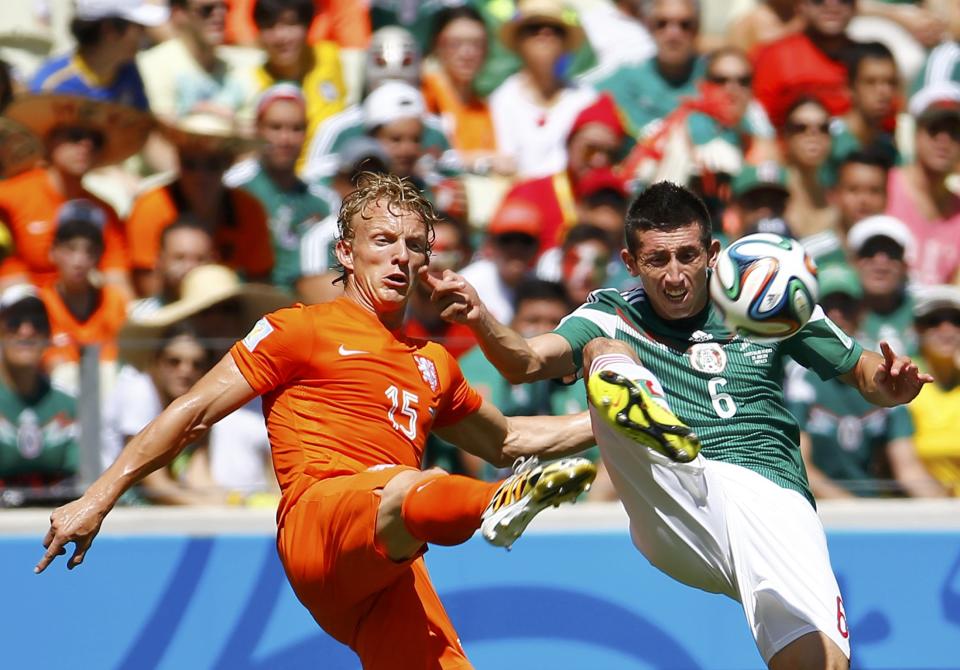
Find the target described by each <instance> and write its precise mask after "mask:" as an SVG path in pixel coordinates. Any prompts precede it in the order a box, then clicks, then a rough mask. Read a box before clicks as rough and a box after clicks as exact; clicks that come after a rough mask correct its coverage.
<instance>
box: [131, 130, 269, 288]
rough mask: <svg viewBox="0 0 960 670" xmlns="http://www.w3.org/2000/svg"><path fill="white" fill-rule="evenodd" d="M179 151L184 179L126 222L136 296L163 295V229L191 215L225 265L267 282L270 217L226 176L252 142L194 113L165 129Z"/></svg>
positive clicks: (151, 197) (149, 198) (149, 197)
mask: <svg viewBox="0 0 960 670" xmlns="http://www.w3.org/2000/svg"><path fill="white" fill-rule="evenodd" d="M162 131H163V133H164V135H165V136H166V137H167V139H168V140H170V142H171V143H172V144H173V145H174V146H175V147H176V149H177V156H178V158H179V162H180V173H179V175H178V176H177V177H176V178H175V179H174V180H173V181H172V182H171V183H169V184H166V185H163V186H159V187H157V188H155V189H153V190H151V191H147V192H146V193H144V194H143V195H141V196H140V197H139V198H137V200H136V201H135V202H134V203H133V209H132V210H131V212H130V216H129V218H128V220H127V235H128V237H129V239H130V262H131V265H132V266H133V281H134V286H135V288H136V290H137V294H138V295H141V296H145V295H153V294H155V293H157V292H158V290H159V286H158V285H157V278H156V276H155V275H154V272H153V270H154V268H155V267H156V264H157V255H158V254H159V253H160V235H161V233H162V232H163V229H164V228H166V227H167V226H168V225H170V224H171V223H173V222H174V221H176V220H177V219H178V218H180V217H182V216H184V215H186V214H190V215H192V216H193V218H194V219H195V220H196V221H197V222H199V223H200V224H201V225H203V226H204V227H206V229H207V230H208V231H209V232H210V234H211V235H212V236H213V239H214V243H215V246H216V253H217V257H218V258H219V259H220V262H222V263H224V264H225V265H228V266H230V267H231V268H233V269H234V270H237V271H238V272H240V273H241V274H243V275H244V277H245V278H246V279H248V280H251V281H253V280H258V279H268V278H269V276H270V271H271V270H272V269H273V246H272V243H271V240H270V230H269V228H268V227H267V215H266V212H264V209H263V206H262V205H261V204H260V202H259V201H258V200H257V199H256V198H255V197H254V196H252V195H250V194H248V193H246V192H244V191H242V190H240V189H233V188H228V187H226V186H224V185H223V173H224V172H225V171H226V170H227V168H229V167H230V165H231V164H232V163H233V161H234V159H235V158H236V156H237V155H238V154H240V153H243V152H244V151H246V150H248V149H249V148H250V147H251V143H250V142H248V141H246V140H243V139H241V138H240V137H239V136H237V135H236V134H234V132H233V130H232V127H231V126H230V124H229V122H228V121H226V120H225V119H224V118H223V117H220V116H214V115H211V114H194V115H191V116H187V117H184V118H183V119H181V120H179V121H177V124H176V125H175V126H173V125H164V126H163V127H162Z"/></svg>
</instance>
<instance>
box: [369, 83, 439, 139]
mask: <svg viewBox="0 0 960 670" xmlns="http://www.w3.org/2000/svg"><path fill="white" fill-rule="evenodd" d="M426 109H427V108H426V105H425V104H424V102H423V96H422V95H421V94H420V91H418V90H417V89H415V88H414V87H413V86H411V85H410V84H405V83H403V82H402V81H385V82H383V83H382V84H380V85H379V86H377V87H376V88H375V89H374V90H373V91H372V92H371V93H370V95H368V96H367V99H366V100H364V101H363V125H364V127H366V128H367V130H370V129H372V128H376V127H378V126H382V125H383V124H385V123H392V122H394V121H397V120H399V119H409V118H410V117H415V118H418V119H419V118H422V117H423V115H424V113H425V112H426Z"/></svg>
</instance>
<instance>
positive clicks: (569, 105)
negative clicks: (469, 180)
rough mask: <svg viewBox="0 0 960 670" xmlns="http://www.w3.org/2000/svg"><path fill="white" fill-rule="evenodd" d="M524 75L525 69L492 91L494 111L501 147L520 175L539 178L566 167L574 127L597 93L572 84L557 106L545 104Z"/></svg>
mask: <svg viewBox="0 0 960 670" xmlns="http://www.w3.org/2000/svg"><path fill="white" fill-rule="evenodd" d="M524 77H525V75H524V74H523V73H522V72H518V73H517V74H514V75H511V76H509V77H507V79H506V80H505V81H504V82H503V83H502V84H500V86H498V87H497V89H496V90H495V91H494V92H493V93H491V94H490V113H491V116H492V117H493V129H494V133H495V134H496V138H497V150H498V151H500V152H502V153H505V154H507V155H509V156H512V157H513V159H514V160H515V161H516V162H517V173H518V176H519V177H520V178H522V179H535V178H537V177H546V176H548V175H552V174H556V173H558V172H562V171H563V170H565V169H566V167H567V135H569V134H570V127H571V126H572V125H573V122H574V120H576V118H577V115H578V114H579V113H580V111H581V110H582V109H583V108H585V107H587V106H589V105H591V104H593V102H594V100H596V98H597V93H596V91H594V90H593V89H591V88H586V87H581V86H577V85H575V84H569V85H568V86H567V87H566V88H564V89H562V90H561V91H560V92H559V93H558V94H557V98H556V102H555V103H554V104H553V105H551V106H550V107H543V106H541V105H540V104H538V103H537V102H536V101H534V100H533V98H532V96H531V93H530V91H529V90H528V89H527V87H526V86H524V85H523V84H522V83H521V82H522V81H523V78H524Z"/></svg>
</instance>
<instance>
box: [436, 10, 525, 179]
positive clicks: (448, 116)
mask: <svg viewBox="0 0 960 670" xmlns="http://www.w3.org/2000/svg"><path fill="white" fill-rule="evenodd" d="M487 39H488V38H487V29H486V24H484V22H483V17H482V16H481V15H480V13H479V12H478V11H477V10H476V9H474V8H473V7H470V6H469V5H462V6H459V7H445V8H444V9H441V10H440V11H439V12H437V14H436V16H435V17H434V27H433V36H432V45H431V49H432V55H433V56H434V60H433V61H432V64H433V67H430V68H429V69H428V71H427V72H425V73H424V75H423V84H422V87H423V97H424V100H425V101H426V104H427V111H429V112H430V113H431V114H436V115H437V116H439V117H440V120H441V122H442V124H443V132H444V134H446V136H447V137H448V138H449V139H450V143H451V145H452V146H453V148H454V149H456V150H457V151H458V152H460V157H461V159H462V160H463V161H464V164H465V165H467V166H468V168H469V169H471V170H472V171H473V172H478V173H481V174H482V173H486V172H489V171H490V170H491V169H492V170H494V171H496V172H498V173H500V174H505V175H510V174H513V173H514V172H515V171H516V164H515V162H514V160H513V159H512V158H511V157H509V156H505V155H504V156H499V155H497V153H496V149H497V139H496V135H495V133H494V130H493V117H491V116H490V107H489V106H488V105H487V101H486V99H485V98H482V97H480V96H479V95H478V94H477V92H476V90H475V89H474V83H475V81H476V78H477V75H478V73H479V72H480V69H481V68H482V67H483V64H484V62H485V61H486V58H487Z"/></svg>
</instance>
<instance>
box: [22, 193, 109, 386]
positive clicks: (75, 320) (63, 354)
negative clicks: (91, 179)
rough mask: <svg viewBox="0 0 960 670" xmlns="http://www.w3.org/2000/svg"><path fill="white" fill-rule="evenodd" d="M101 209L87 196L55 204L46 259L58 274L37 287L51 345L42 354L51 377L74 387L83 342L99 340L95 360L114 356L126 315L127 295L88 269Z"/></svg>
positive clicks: (99, 243)
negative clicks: (56, 209)
mask: <svg viewBox="0 0 960 670" xmlns="http://www.w3.org/2000/svg"><path fill="white" fill-rule="evenodd" d="M106 221H107V218H106V214H105V213H104V211H103V209H101V208H100V207H99V206H98V205H97V204H95V203H93V202H90V201H88V200H70V201H69V202H67V203H65V204H64V205H63V207H61V208H60V212H59V214H58V215H57V230H56V233H55V234H54V238H53V248H52V249H51V251H50V258H51V259H52V260H53V264H54V265H55V266H56V268H57V278H56V280H55V281H54V283H53V284H50V285H48V286H46V287H44V288H42V289H41V290H40V297H41V298H42V299H43V302H44V305H45V306H46V308H47V313H48V314H49V315H50V328H51V338H50V344H51V346H50V349H48V350H47V352H46V353H45V355H44V362H45V364H46V366H47V369H49V370H50V371H51V374H52V375H53V376H54V378H56V379H59V380H62V381H63V383H64V384H65V385H66V386H68V387H71V388H75V386H74V384H75V374H76V369H77V368H76V366H77V364H78V363H79V361H80V349H81V347H83V346H84V345H98V346H99V347H100V360H101V361H102V362H103V363H106V364H107V366H106V367H107V368H108V369H112V366H111V365H109V364H111V363H113V362H115V361H116V359H117V341H116V340H117V333H119V332H120V328H121V326H123V322H124V321H125V320H126V315H127V296H126V294H125V293H123V292H122V291H121V290H120V289H118V288H117V287H115V286H112V285H110V284H106V285H104V286H98V285H97V284H95V283H94V282H93V278H92V272H93V270H94V268H96V267H97V263H98V262H99V261H100V257H101V256H102V255H103V229H104V226H105V225H106Z"/></svg>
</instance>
